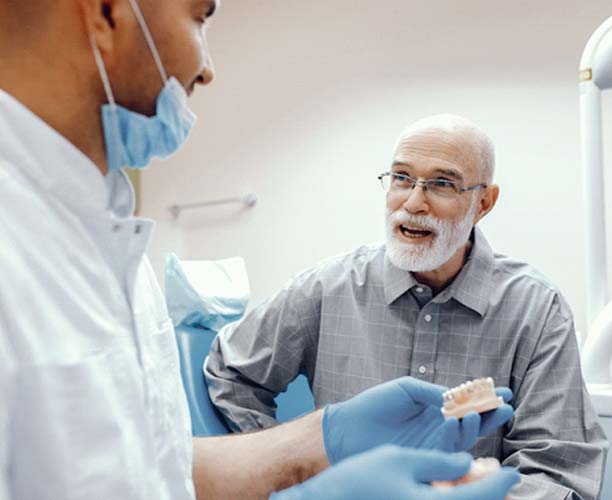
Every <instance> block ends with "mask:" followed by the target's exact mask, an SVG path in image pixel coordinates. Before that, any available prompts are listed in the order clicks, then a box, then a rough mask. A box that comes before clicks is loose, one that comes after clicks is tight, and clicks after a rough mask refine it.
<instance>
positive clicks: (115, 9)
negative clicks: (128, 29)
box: [77, 0, 134, 55]
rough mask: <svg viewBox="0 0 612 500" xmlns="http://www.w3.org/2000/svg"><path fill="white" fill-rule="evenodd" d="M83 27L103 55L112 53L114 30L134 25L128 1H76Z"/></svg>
mask: <svg viewBox="0 0 612 500" xmlns="http://www.w3.org/2000/svg"><path fill="white" fill-rule="evenodd" d="M77 2H78V3H79V5H80V7H81V11H82V13H83V19H84V22H85V27H86V29H87V33H88V34H89V36H91V37H93V40H94V41H95V42H96V45H97V46H98V48H99V49H100V52H101V53H102V54H103V55H107V54H109V53H110V52H112V50H113V47H114V43H115V39H116V30H117V28H118V27H121V26H125V25H126V24H127V23H130V24H133V23H134V16H133V14H132V11H131V7H130V4H129V1H128V0H77Z"/></svg>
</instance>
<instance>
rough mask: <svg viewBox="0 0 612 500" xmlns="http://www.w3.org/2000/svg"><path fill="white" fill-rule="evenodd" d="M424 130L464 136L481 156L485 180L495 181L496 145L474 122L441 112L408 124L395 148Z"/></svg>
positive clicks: (481, 167) (474, 151)
mask: <svg viewBox="0 0 612 500" xmlns="http://www.w3.org/2000/svg"><path fill="white" fill-rule="evenodd" d="M422 132H443V133H447V134H451V135H455V136H462V137H464V138H465V139H466V140H467V141H468V142H469V144H471V146H472V147H473V148H474V150H473V151H472V153H473V154H474V153H475V154H476V156H477V157H478V158H479V160H480V161H479V167H480V172H482V175H483V177H484V181H485V182H487V183H490V182H492V181H493V174H494V173H495V146H494V145H493V141H492V140H491V138H490V137H489V136H488V135H487V134H485V132H484V131H483V130H482V129H481V128H480V127H479V126H478V125H476V124H475V123H474V122H471V121H470V120H467V119H465V118H463V117H461V116H458V115H451V114H440V115H433V116H428V117H426V118H422V119H420V120H418V121H416V122H414V123H412V124H411V125H408V127H406V128H405V129H404V130H403V131H402V133H401V134H400V136H399V138H398V140H397V143H396V145H395V149H396V150H397V149H398V148H399V147H400V146H401V145H402V144H403V143H404V142H405V141H406V140H407V139H409V138H410V137H412V136H414V135H416V134H419V133H422Z"/></svg>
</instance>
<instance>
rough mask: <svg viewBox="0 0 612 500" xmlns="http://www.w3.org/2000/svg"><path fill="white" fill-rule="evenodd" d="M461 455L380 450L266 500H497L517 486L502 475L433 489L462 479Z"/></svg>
mask: <svg viewBox="0 0 612 500" xmlns="http://www.w3.org/2000/svg"><path fill="white" fill-rule="evenodd" d="M471 462H472V457H471V456H470V455H468V454H467V453H457V454H453V455H450V454H446V453H441V452H439V451H419V450H408V449H404V448H400V447H397V446H390V445H389V446H383V447H379V448H376V449H375V450H371V451H369V452H366V453H362V454H361V455H357V456H355V457H352V458H349V459H347V460H344V461H342V462H340V463H339V464H338V465H336V466H334V467H331V468H329V469H327V470H326V471H324V472H322V473H321V474H319V475H318V476H315V477H314V478H312V479H309V480H308V481H306V482H305V483H303V484H301V485H298V486H295V487H293V488H290V489H288V490H285V491H282V492H280V493H277V494H273V495H272V496H271V497H270V498H271V500H306V499H310V498H317V499H322V500H339V499H351V500H370V499H372V498H384V499H385V500H396V499H397V500H502V499H503V498H504V497H505V496H506V494H507V493H508V491H509V490H510V488H512V486H514V485H515V484H516V483H518V481H519V474H518V472H516V471H514V470H513V469H506V468H504V469H502V470H501V471H499V472H496V473H495V474H492V475H490V476H488V477H486V478H485V479H483V480H481V481H477V482H474V483H471V484H466V485H460V486H456V487H453V488H447V487H444V488H433V487H431V486H430V485H429V483H430V482H431V481H454V480H456V479H459V478H460V477H462V476H463V475H465V474H466V473H467V471H468V470H469V468H470V464H471Z"/></svg>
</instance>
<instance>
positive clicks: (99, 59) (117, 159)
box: [89, 33, 123, 170]
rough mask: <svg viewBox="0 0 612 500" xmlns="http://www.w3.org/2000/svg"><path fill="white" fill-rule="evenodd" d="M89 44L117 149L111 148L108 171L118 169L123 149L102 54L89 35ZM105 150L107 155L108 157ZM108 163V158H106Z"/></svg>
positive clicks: (115, 108)
mask: <svg viewBox="0 0 612 500" xmlns="http://www.w3.org/2000/svg"><path fill="white" fill-rule="evenodd" d="M89 43H90V44H91V49H92V50H93V54H94V59H95V60H96V65H97V66H98V72H99V73H100V78H101V79H102V86H103V87H104V92H105V93H106V99H107V100H108V104H109V106H110V110H111V119H112V121H113V134H114V136H115V144H116V145H117V146H118V147H115V148H112V150H113V151H114V156H115V157H114V158H113V160H114V164H113V165H109V170H112V169H113V168H120V167H121V166H122V165H121V154H120V150H121V149H120V148H123V144H122V142H121V135H120V134H119V118H118V116H117V104H116V102H115V97H114V96H113V90H112V88H111V85H110V80H109V78H108V74H107V73H106V67H105V66H104V61H103V59H102V54H100V50H99V49H98V44H97V43H96V40H95V39H94V37H93V35H92V34H91V33H90V34H89ZM108 149H109V148H107V150H106V151H107V155H108ZM107 161H108V158H107Z"/></svg>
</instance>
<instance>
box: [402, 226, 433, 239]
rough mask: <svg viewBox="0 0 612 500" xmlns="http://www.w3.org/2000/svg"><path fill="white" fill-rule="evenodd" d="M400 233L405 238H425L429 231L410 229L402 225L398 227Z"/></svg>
mask: <svg viewBox="0 0 612 500" xmlns="http://www.w3.org/2000/svg"><path fill="white" fill-rule="evenodd" d="M400 231H401V232H402V234H403V235H404V236H406V237H407V238H425V237H426V236H429V235H430V234H431V231H428V230H426V229H411V228H409V227H406V226H403V225H400Z"/></svg>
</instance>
